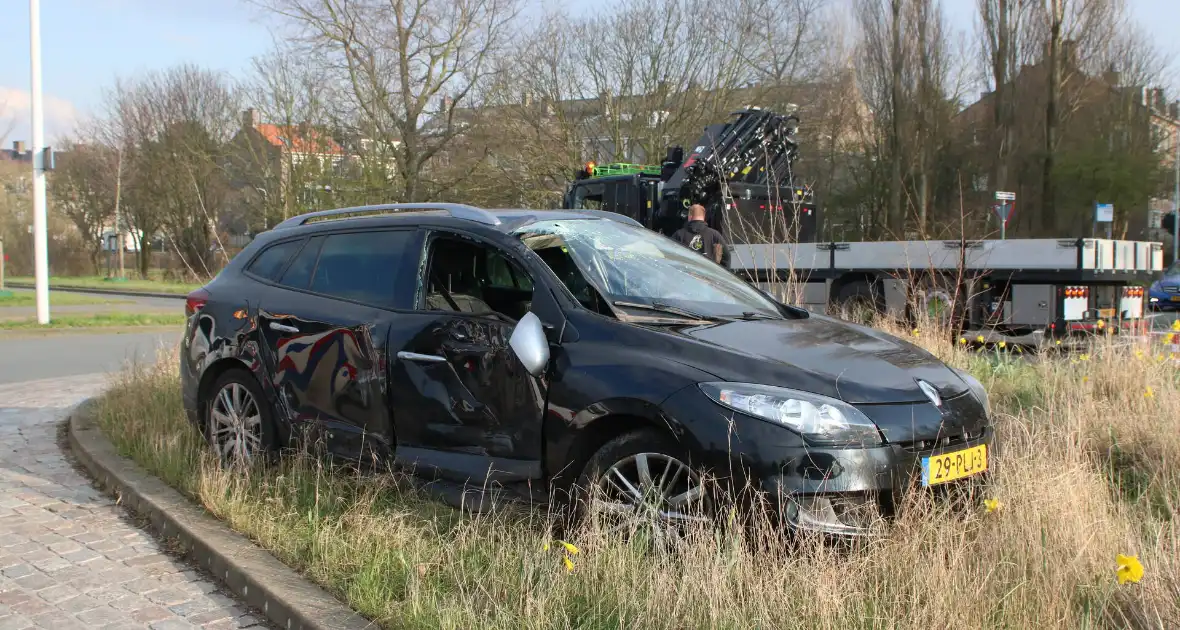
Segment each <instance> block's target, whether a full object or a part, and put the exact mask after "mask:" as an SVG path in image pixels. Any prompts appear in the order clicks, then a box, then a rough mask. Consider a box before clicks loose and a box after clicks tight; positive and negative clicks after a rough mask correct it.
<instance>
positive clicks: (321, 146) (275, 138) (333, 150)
mask: <svg viewBox="0 0 1180 630" xmlns="http://www.w3.org/2000/svg"><path fill="white" fill-rule="evenodd" d="M256 129H257V130H258V133H260V134H262V137H263V138H266V141H267V142H269V143H270V144H272V145H274V146H276V147H286V148H288V149H290V150H291V151H292V152H294V153H309V154H319V155H344V148H343V147H341V146H340V145H339V144H337V143H336V141H335V140H333V139H332V138H329V137H328V136H326V135H323V134H320V133H319V132H317V131H316V130H314V129H311V130H309V133H308V134H307V136H306V137H305V136H303V135H302V134H300V130H299V129H298V128H294V127H286V126H281V125H271V124H260V125H258V126H257V127H256Z"/></svg>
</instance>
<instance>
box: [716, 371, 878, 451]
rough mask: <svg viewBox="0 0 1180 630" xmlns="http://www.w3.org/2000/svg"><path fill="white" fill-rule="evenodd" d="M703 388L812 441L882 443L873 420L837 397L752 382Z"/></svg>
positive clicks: (728, 403) (724, 402)
mask: <svg viewBox="0 0 1180 630" xmlns="http://www.w3.org/2000/svg"><path fill="white" fill-rule="evenodd" d="M700 388H701V391H703V392H704V393H705V395H706V396H708V397H709V398H712V399H713V400H714V401H716V402H717V403H718V404H720V405H723V406H725V407H729V408H730V409H733V410H734V411H740V412H742V413H744V414H747V415H751V416H754V417H756V418H760V419H762V420H766V421H769V422H773V423H775V424H778V425H782V426H784V427H787V428H788V429H791V430H792V431H795V432H796V433H799V434H800V435H802V436H803V437H804V438H806V439H807V440H808V441H810V442H816V443H823V444H841V445H847V444H860V445H871V444H880V443H881V432H880V431H878V430H877V425H875V424H873V421H872V420H869V419H868V417H866V416H865V415H864V414H863V413H861V412H860V411H859V410H858V409H856V407H853V406H852V405H849V404H848V403H845V402H842V401H839V400H836V399H835V398H828V397H827V396H820V395H818V394H812V393H808V392H800V391H796V390H793V389H786V388H783V387H773V386H770V385H755V384H750V383H701V384H700Z"/></svg>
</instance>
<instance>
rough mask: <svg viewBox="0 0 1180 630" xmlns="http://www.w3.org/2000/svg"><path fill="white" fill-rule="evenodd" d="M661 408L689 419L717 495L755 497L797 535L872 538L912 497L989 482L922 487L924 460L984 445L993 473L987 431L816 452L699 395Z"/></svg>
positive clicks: (694, 392) (902, 409)
mask: <svg viewBox="0 0 1180 630" xmlns="http://www.w3.org/2000/svg"><path fill="white" fill-rule="evenodd" d="M925 406H929V405H925ZM663 407H664V409H665V411H666V412H668V413H669V415H671V416H672V417H675V418H678V419H684V418H691V419H690V420H688V421H683V420H682V424H683V426H685V428H686V429H687V430H688V431H689V432H690V433H691V437H692V438H693V439H692V440H691V441H692V442H694V444H693V445H692V446H693V448H694V450H696V451H697V452H698V453H699V455H700V457H701V458H702V460H703V462H702V463H703V464H704V467H705V468H706V469H707V470H708V471H709V472H710V473H711V474H712V475H713V476H714V477H715V478H717V480H718V482H719V483H721V484H722V486H723V487H722V488H721V489H722V490H725V491H727V492H729V493H732V494H733V495H749V493H748V491H749V490H754V491H755V493H754V495H755V496H756V499H757V501H758V502H761V503H763V504H764V505H765V507H766V508H768V509H769V510H770V512H771V514H772V515H773V517H774V519H775V520H777V521H779V522H781V523H783V524H785V525H786V526H788V527H789V528H791V529H794V530H801V531H814V532H821V533H824V534H830V535H835V536H839V537H862V536H869V535H874V534H875V533H877V532H878V531H879V523H880V522H881V518H886V519H888V518H890V517H892V516H893V515H894V514H895V509H896V506H898V505H900V504H901V502H902V501H904V500H905V496H906V494H907V493H908V492H910V491H911V490H912V489H915V488H917V489H921V490H924V491H930V492H941V491H943V490H944V489H945V490H952V489H955V488H962V487H964V486H967V485H970V484H973V483H978V482H979V481H981V480H983V479H986V477H987V472H986V471H985V472H983V473H982V474H977V475H972V476H969V477H964V478H962V479H959V480H955V481H951V482H948V483H944V484H938V485H932V486H929V487H923V485H922V460H923V459H925V458H928V457H933V456H938V455H943V454H948V453H955V452H958V451H962V450H965V449H969V448H974V447H976V446H980V445H986V448H987V459H988V466H987V471H990V470H991V469H992V468H993V467H994V463H993V457H994V443H995V433H994V429H993V427H992V426H991V425H990V423H988V424H985V425H984V426H982V427H981V429H980V430H978V431H976V432H975V433H973V434H971V435H970V436H969V439H965V438H964V437H962V436H960V437H958V438H953V439H952V438H949V437H948V438H941V439H934V440H925V441H924V442H917V441H912V442H908V443H896V444H893V443H885V444H881V445H878V446H873V447H868V448H840V447H817V446H812V445H809V444H807V443H805V442H804V441H803V439H802V438H801V437H800V436H799V435H798V434H796V433H794V432H792V431H790V430H788V429H786V428H784V427H780V426H777V425H774V424H772V423H770V422H767V421H765V420H761V419H758V418H754V417H751V416H747V415H744V414H741V413H737V412H733V411H731V410H728V409H725V408H723V407H721V406H719V405H717V404H716V403H714V402H713V401H712V400H710V399H708V398H707V397H706V396H704V394H702V393H700V391H699V390H698V389H697V388H696V387H692V388H688V389H686V390H683V391H681V392H679V393H678V394H676V395H674V396H672V397H671V398H670V399H669V400H668V401H665V403H664V405H663ZM889 407H894V406H892V405H890V406H889ZM910 407H917V405H898V406H896V407H895V408H894V409H892V410H891V411H890V413H906V410H907V408H910ZM878 409H880V407H878ZM702 412H703V413H702ZM980 413H981V414H982V412H980ZM873 415H875V414H873Z"/></svg>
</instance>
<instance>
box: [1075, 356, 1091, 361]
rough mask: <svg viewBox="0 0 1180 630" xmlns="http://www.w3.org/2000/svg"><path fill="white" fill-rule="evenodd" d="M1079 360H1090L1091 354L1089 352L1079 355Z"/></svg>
mask: <svg viewBox="0 0 1180 630" xmlns="http://www.w3.org/2000/svg"><path fill="white" fill-rule="evenodd" d="M1078 360H1079V361H1089V360H1090V355H1088V354H1082V355H1081V356H1079V357H1078Z"/></svg>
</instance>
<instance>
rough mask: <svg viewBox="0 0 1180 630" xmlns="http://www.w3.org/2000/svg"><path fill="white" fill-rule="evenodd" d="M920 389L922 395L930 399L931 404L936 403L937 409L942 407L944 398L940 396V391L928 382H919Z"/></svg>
mask: <svg viewBox="0 0 1180 630" xmlns="http://www.w3.org/2000/svg"><path fill="white" fill-rule="evenodd" d="M915 380H916V379H915ZM918 389H921V390H922V393H923V394H926V397H927V398H929V399H930V402H932V403H934V406H935V407H942V396H939V395H938V390H937V389H934V386H933V385H931V384H930V383H927V382H926V381H918Z"/></svg>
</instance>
